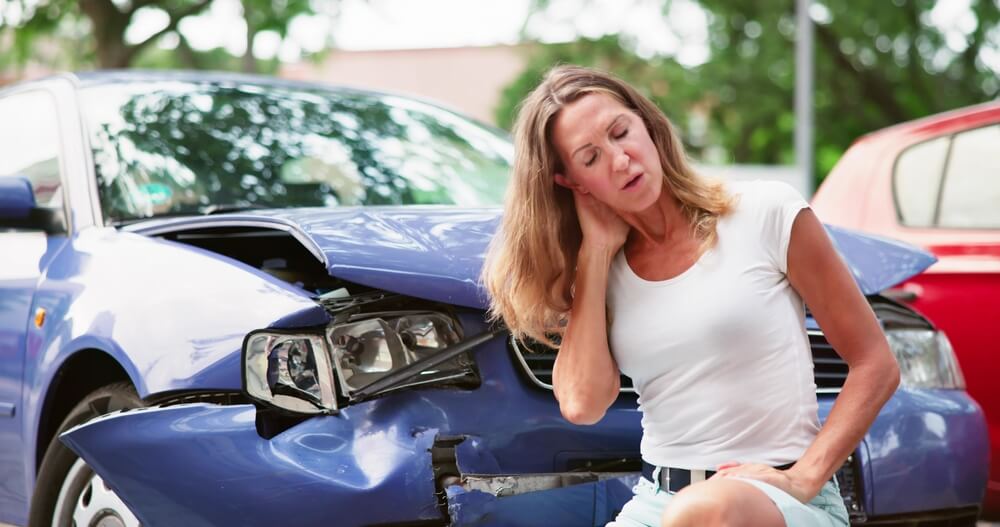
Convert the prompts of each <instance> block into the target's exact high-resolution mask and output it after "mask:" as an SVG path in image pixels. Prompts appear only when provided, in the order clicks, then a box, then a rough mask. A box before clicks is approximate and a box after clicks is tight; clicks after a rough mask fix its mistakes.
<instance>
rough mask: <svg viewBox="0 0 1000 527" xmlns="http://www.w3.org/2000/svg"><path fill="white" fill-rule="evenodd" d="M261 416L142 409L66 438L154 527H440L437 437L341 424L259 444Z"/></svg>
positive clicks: (230, 409)
mask: <svg viewBox="0 0 1000 527" xmlns="http://www.w3.org/2000/svg"><path fill="white" fill-rule="evenodd" d="M255 419H256V410H255V408H254V407H253V406H251V405H237V406H216V405H209V404H188V405H179V406H173V407H168V408H146V409H139V410H131V411H128V412H124V413H118V414H111V415H108V416H104V417H101V418H98V419H95V420H93V421H90V422H89V423H87V424H84V425H81V426H79V427H76V428H74V429H72V430H70V431H68V432H66V433H65V434H63V436H62V440H63V441H64V442H65V443H66V444H67V445H69V447H70V448H72V449H73V450H74V451H75V452H76V453H77V454H79V455H80V457H82V458H83V459H85V460H86V461H87V463H88V464H90V466H91V467H93V468H94V470H95V471H96V472H97V473H98V474H100V475H101V476H102V477H104V478H105V481H106V482H108V484H109V485H110V486H111V487H112V488H114V490H115V491H116V492H117V493H118V495H119V496H120V497H121V498H122V499H123V500H124V501H125V503H126V504H128V506H129V507H130V508H131V509H132V510H133V511H134V512H135V513H136V516H137V517H138V518H139V520H140V521H141V522H142V524H143V525H147V526H154V527H155V526H160V525H187V526H191V527H196V526H215V525H242V526H246V527H252V526H262V527H263V526H268V527H270V526H273V525H290V524H294V525H343V526H350V525H378V524H392V523H399V522H412V521H419V520H430V521H432V520H441V521H442V523H443V522H444V521H445V520H444V518H443V514H442V513H441V511H440V509H439V507H438V505H437V501H436V498H435V494H434V493H435V487H434V485H435V484H434V474H433V470H432V466H431V457H430V454H429V451H430V448H431V446H432V444H433V442H434V437H435V434H436V431H435V430H433V429H429V430H423V431H417V432H411V431H410V430H403V429H401V428H394V427H387V428H386V429H384V430H381V431H378V432H374V433H372V432H371V431H369V430H367V429H366V427H364V426H358V424H359V423H358V422H357V421H356V420H354V419H351V418H350V417H348V416H345V415H338V416H327V417H315V418H311V419H308V420H306V421H303V422H302V423H299V424H298V425H296V426H293V427H291V428H290V429H288V430H285V431H284V432H282V433H281V434H278V435H277V436H275V437H273V438H271V439H264V438H262V437H261V436H260V435H259V434H258V432H257V429H256V425H255ZM249 504H252V506H250V505H249Z"/></svg>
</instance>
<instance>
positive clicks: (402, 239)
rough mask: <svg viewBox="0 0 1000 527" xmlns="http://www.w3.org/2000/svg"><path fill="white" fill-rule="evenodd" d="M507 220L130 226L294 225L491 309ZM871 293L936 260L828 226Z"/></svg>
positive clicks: (323, 216)
mask: <svg viewBox="0 0 1000 527" xmlns="http://www.w3.org/2000/svg"><path fill="white" fill-rule="evenodd" d="M499 221H500V209H498V208H457V207H447V206H412V205H411V206H399V207H343V208H297V209H277V210H264V211H253V212H252V213H234V214H221V215H215V216H204V217H194V218H172V219H166V220H162V221H156V222H148V223H144V224H142V225H135V226H132V227H130V230H134V231H136V232H159V231H162V230H177V229H179V228H198V227H208V226H212V225H227V226H233V225H243V224H245V225H254V226H260V227H273V228H279V229H282V230H287V231H289V232H291V233H292V234H294V235H295V236H296V237H297V238H299V239H300V240H301V241H302V242H303V243H304V244H306V246H307V248H308V249H309V250H311V251H312V252H313V253H314V254H316V256H317V257H318V258H320V259H321V260H322V262H323V264H324V265H325V266H326V268H327V269H328V270H329V272H330V274H331V275H333V276H335V277H337V278H340V279H343V280H348V281H351V282H355V283H359V284H362V285H366V286H369V287H374V288H379V289H384V290H388V291H393V292H396V293H400V294H405V295H410V296H415V297H420V298H426V299H430V300H436V301H440V302H447V303H450V304H455V305H461V306H466V307H472V308H480V309H482V308H485V307H486V305H487V296H486V293H485V291H484V290H483V288H482V287H481V285H480V283H479V274H480V271H481V269H482V265H483V257H484V255H485V252H486V249H487V247H488V245H489V243H490V240H491V239H492V238H493V234H494V232H495V231H496V229H497V226H498V225H499ZM827 231H828V232H829V233H830V236H831V238H832V239H833V241H834V244H835V245H836V246H837V249H838V250H839V251H840V253H841V255H842V256H843V257H844V259H845V261H846V262H847V265H848V267H849V268H850V270H851V273H852V274H853V275H854V279H855V280H856V281H857V283H858V286H859V287H860V288H861V290H862V292H864V294H866V295H871V294H875V293H878V292H880V291H882V290H884V289H886V288H889V287H892V286H894V285H896V284H898V283H900V282H902V281H903V280H906V279H907V278H910V277H911V276H913V275H916V274H919V273H920V272H922V271H923V270H924V269H926V268H927V267H929V266H930V265H931V264H932V263H934V261H935V258H934V256H932V255H931V254H930V253H927V252H925V251H923V250H920V249H917V248H915V247H912V246H910V245H907V244H904V243H902V242H897V241H893V240H889V239H886V238H879V237H875V236H871V235H866V234H861V233H858V232H855V231H850V230H847V229H843V228H839V227H827Z"/></svg>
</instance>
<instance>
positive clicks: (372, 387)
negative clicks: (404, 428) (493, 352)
mask: <svg viewBox="0 0 1000 527" xmlns="http://www.w3.org/2000/svg"><path fill="white" fill-rule="evenodd" d="M505 331H507V328H504V327H500V328H495V329H491V330H488V331H485V332H483V333H480V334H478V335H476V336H475V337H470V338H468V339H466V340H463V341H462V342H459V343H458V344H455V345H454V346H451V347H447V348H445V349H443V350H441V351H439V352H437V353H435V354H434V355H431V356H430V357H427V358H425V359H421V360H418V361H417V362H414V363H413V364H410V365H409V366H406V367H405V368H402V369H400V370H398V371H395V372H393V373H390V374H389V375H386V376H385V377H382V378H381V379H379V380H377V381H375V382H373V383H371V384H369V385H367V386H365V387H363V388H361V389H360V390H358V391H356V392H354V394H353V395H352V396H351V399H352V400H355V401H356V400H359V399H364V398H368V397H371V396H373V395H378V394H379V393H382V392H386V391H389V390H392V389H394V388H398V387H400V386H399V385H401V384H403V383H405V382H406V381H408V380H410V379H412V378H413V377H416V376H417V375H420V374H421V373H422V372H423V371H425V370H429V369H431V368H433V367H435V366H437V365H438V364H441V363H443V362H445V361H448V360H450V359H452V358H455V357H457V356H459V355H461V354H463V353H465V352H467V351H469V350H470V349H472V348H474V347H476V346H478V345H480V344H482V343H484V342H486V341H488V340H490V339H492V338H493V337H495V336H497V335H499V334H500V333H503V332H505Z"/></svg>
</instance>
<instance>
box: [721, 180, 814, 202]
mask: <svg viewBox="0 0 1000 527" xmlns="http://www.w3.org/2000/svg"><path fill="white" fill-rule="evenodd" d="M726 190H728V191H729V193H730V194H731V195H733V196H735V197H737V198H738V199H739V203H740V204H743V205H746V206H760V205H764V206H767V205H774V204H782V203H787V202H789V201H805V200H804V198H803V197H802V193H801V192H799V191H798V190H796V189H795V187H793V186H791V185H789V184H788V183H786V182H784V181H779V180H770V179H754V180H744V181H729V182H727V183H726Z"/></svg>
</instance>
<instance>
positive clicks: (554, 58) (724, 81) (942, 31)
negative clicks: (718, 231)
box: [497, 0, 1000, 178]
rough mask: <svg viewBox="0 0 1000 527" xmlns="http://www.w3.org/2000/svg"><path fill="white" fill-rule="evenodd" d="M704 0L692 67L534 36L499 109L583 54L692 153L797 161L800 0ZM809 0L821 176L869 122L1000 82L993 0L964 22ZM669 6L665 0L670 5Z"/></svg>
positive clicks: (921, 10)
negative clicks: (953, 25)
mask: <svg viewBox="0 0 1000 527" xmlns="http://www.w3.org/2000/svg"><path fill="white" fill-rule="evenodd" d="M942 1H944V0H942ZM699 3H700V5H701V6H702V8H703V9H705V10H706V12H707V13H708V20H709V28H708V29H709V38H708V43H707V44H708V50H709V57H708V60H707V61H706V62H705V63H703V64H701V65H699V66H696V67H692V68H685V67H683V66H681V65H680V64H679V63H677V62H676V61H675V60H673V59H672V58H670V57H658V58H653V59H650V60H645V59H640V58H639V57H637V56H636V55H635V53H633V52H632V51H630V50H631V49H633V46H631V43H630V42H628V41H626V40H623V39H621V38H617V37H604V38H602V39H599V40H596V41H595V40H580V41H577V42H574V43H570V44H556V45H539V46H538V48H537V50H536V51H535V52H534V53H533V54H532V57H531V59H530V60H529V63H528V66H527V68H526V70H525V72H524V73H523V74H522V75H521V76H520V77H519V78H518V79H517V80H515V81H514V83H513V84H511V85H510V86H509V87H508V88H507V90H506V91H505V92H504V94H503V98H502V102H501V105H500V107H499V108H498V110H497V121H498V122H499V123H501V124H502V125H503V126H509V125H510V123H511V120H512V118H513V113H514V111H515V107H516V104H517V101H519V100H520V99H522V98H523V97H524V95H525V94H526V93H527V92H528V91H529V90H530V89H531V88H533V87H534V86H535V85H537V82H538V81H539V80H540V78H541V76H542V75H543V74H544V72H545V71H546V70H547V69H549V68H550V67H551V66H553V65H554V64H556V63H560V62H566V63H576V64H584V65H591V66H597V67H601V68H603V69H606V70H608V71H611V72H613V73H615V74H617V75H619V76H621V77H623V78H624V79H625V80H627V81H629V82H632V83H634V84H635V85H636V86H637V87H638V88H639V89H640V90H642V91H643V92H644V93H646V94H647V95H650V96H651V98H652V99H653V100H654V101H655V102H656V103H657V104H659V105H660V107H661V108H663V109H664V111H665V112H666V113H667V115H668V116H670V117H671V119H672V120H674V121H675V123H676V124H677V125H678V127H679V128H680V129H681V130H682V133H683V135H684V138H685V143H686V144H687V146H688V148H689V150H690V151H691V152H692V153H693V154H694V155H695V156H696V157H701V158H702V159H705V160H707V161H715V162H719V161H721V162H736V163H767V164H773V163H782V164H788V163H793V162H794V144H793V143H794V142H793V135H794V122H795V121H794V105H793V98H794V85H795V51H794V44H795V12H794V2H793V1H791V0H783V1H777V0H699ZM544 4H545V2H542V3H541V8H544ZM814 4H815V6H814V9H813V12H812V13H813V19H814V21H815V68H816V72H815V75H816V76H815V92H814V104H815V141H816V144H815V147H816V166H815V172H816V174H817V176H818V177H819V178H821V177H822V176H823V175H825V174H826V173H827V172H828V171H829V170H830V168H832V166H833V164H834V163H835V162H836V160H837V159H838V158H839V156H840V155H841V154H842V153H843V151H844V150H845V149H846V148H847V147H848V146H849V145H850V143H851V142H852V141H854V140H855V139H856V138H858V137H859V136H861V135H863V134H865V133H867V132H870V131H873V130H876V129H878V128H882V127H885V126H889V125H891V124H894V123H898V122H901V121H905V120H909V119H914V118H918V117H922V116H925V115H929V114H932V113H937V112H941V111H945V110H948V109H953V108H957V107H961V106H966V105H970V104H976V103H980V102H984V101H987V100H991V99H994V98H996V97H997V96H998V94H1000V81H998V74H1000V72H998V71H996V70H995V69H992V68H991V67H990V65H988V64H987V63H986V61H985V56H986V54H987V53H993V54H995V55H1000V3H998V2H997V1H996V0H971V2H970V9H969V12H968V13H963V14H962V15H961V16H962V17H964V20H963V21H964V25H963V28H964V29H965V30H964V31H962V30H960V29H948V28H942V27H938V26H937V25H935V24H933V23H932V22H933V17H932V16H931V12H932V10H933V9H934V8H935V2H934V1H933V0H892V1H888V0H887V1H884V2H869V3H866V4H864V5H863V6H862V5H860V4H858V3H856V2H849V1H848V0H822V1H820V0H815V1H814ZM670 6H671V0H664V13H667V12H669V8H670ZM970 28H971V29H970Z"/></svg>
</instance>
